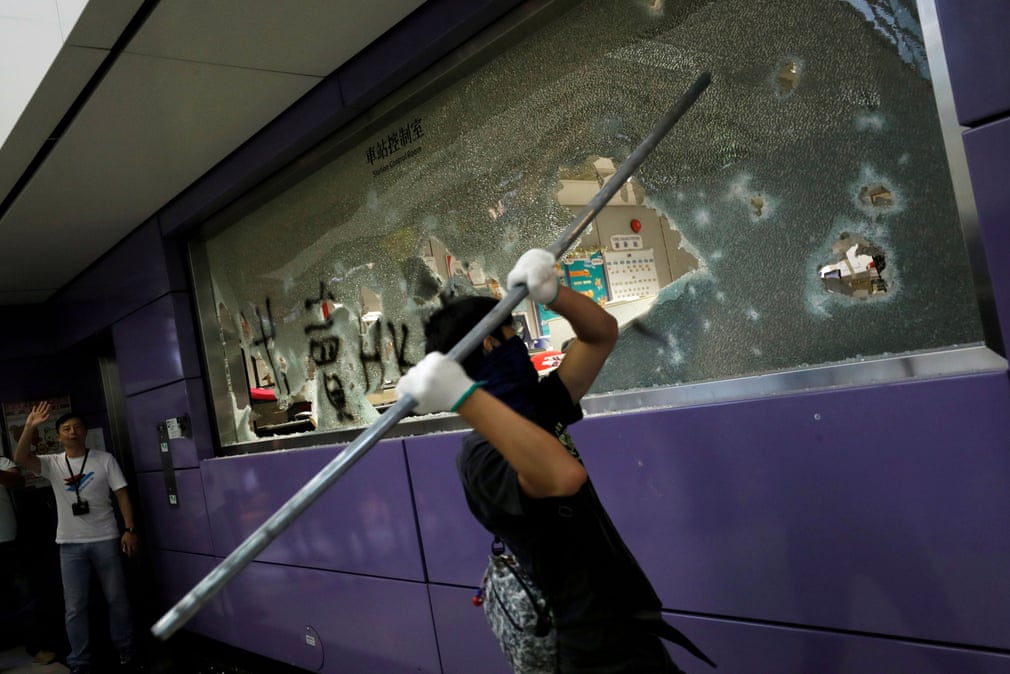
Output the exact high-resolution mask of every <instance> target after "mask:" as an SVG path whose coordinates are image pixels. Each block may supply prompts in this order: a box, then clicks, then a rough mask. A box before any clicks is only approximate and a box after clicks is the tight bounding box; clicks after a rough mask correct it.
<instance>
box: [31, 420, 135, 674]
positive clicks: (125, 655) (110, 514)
mask: <svg viewBox="0 0 1010 674" xmlns="http://www.w3.org/2000/svg"><path fill="white" fill-rule="evenodd" d="M50 411H51V408H50V405H49V403H46V402H43V403H40V404H38V405H36V406H35V407H33V408H32V411H31V412H30V413H29V414H28V419H27V420H26V421H25V427H24V430H23V431H22V433H21V438H20V440H19V441H18V446H17V449H16V450H15V451H14V460H15V461H16V462H17V463H18V465H20V466H22V467H23V468H27V469H28V470H31V471H33V472H35V473H39V474H41V475H42V476H43V477H45V478H46V479H47V480H49V482H50V483H51V484H52V486H53V494H54V495H55V497H56V514H57V525H56V542H57V543H58V544H59V546H60V567H61V569H62V575H63V594H64V598H65V602H66V625H67V637H68V638H69V639H70V648H71V652H70V655H69V656H68V657H67V664H68V665H69V666H70V671H71V673H72V674H90V673H91V653H90V649H89V644H90V630H89V625H88V589H89V587H90V583H91V573H92V571H93V572H94V573H95V574H97V576H98V579H99V581H100V583H101V586H102V592H103V593H104V594H105V599H106V601H107V602H108V604H109V633H110V636H111V637H112V643H113V644H114V645H115V646H116V648H117V649H118V650H119V658H120V663H121V664H123V665H127V666H131V667H132V666H134V665H135V664H136V658H135V651H134V644H133V619H132V616H131V614H130V602H129V597H128V596H127V586H126V576H125V574H124V572H123V566H122V560H121V558H120V552H124V553H126V554H127V555H133V553H134V552H136V550H137V544H138V540H137V534H136V531H135V530H134V526H133V507H132V506H131V504H130V497H129V494H128V493H127V490H126V479H125V478H124V477H123V471H122V470H120V468H119V464H118V463H117V462H116V458H115V457H114V456H112V455H111V454H109V453H108V452H103V451H101V450H91V449H88V448H87V447H86V446H85V438H86V436H87V432H88V428H87V426H86V425H85V423H84V420H83V419H82V418H81V417H80V416H79V415H77V414H74V413H73V412H71V413H68V414H64V415H63V416H61V417H60V418H59V419H57V420H56V433H57V438H58V439H59V441H60V443H61V444H62V445H63V449H64V452H63V453H62V454H44V455H42V456H36V455H35V454H33V453H32V451H31V438H32V434H33V433H34V431H35V429H36V428H37V427H38V426H39V425H41V424H43V423H45V422H46V420H48V419H49V413H50ZM112 494H114V495H115V497H116V501H117V504H118V505H119V511H120V513H121V514H122V516H123V523H124V526H125V531H124V532H122V533H120V531H119V524H118V523H117V522H116V516H115V512H114V510H113V507H112V498H111V496H112Z"/></svg>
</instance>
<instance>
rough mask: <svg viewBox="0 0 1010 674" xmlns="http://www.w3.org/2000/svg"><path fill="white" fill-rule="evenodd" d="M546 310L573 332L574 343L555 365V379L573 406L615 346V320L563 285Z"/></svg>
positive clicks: (595, 304) (584, 392) (593, 379)
mask: <svg viewBox="0 0 1010 674" xmlns="http://www.w3.org/2000/svg"><path fill="white" fill-rule="evenodd" d="M550 307H551V309H553V310H554V311H556V312H557V313H559V314H561V315H562V316H563V317H564V318H565V319H567V320H568V323H569V324H570V325H571V326H572V330H574V331H575V341H574V342H572V344H571V346H569V347H568V351H567V352H565V358H564V360H562V361H561V365H560V366H558V377H560V378H561V381H562V382H564V384H565V388H567V389H568V393H569V394H571V396H572V402H573V403H577V402H578V401H579V400H581V399H582V396H584V395H585V394H586V392H587V391H588V390H589V388H590V387H591V386H592V385H593V382H594V381H596V375H598V374H599V373H600V370H601V369H602V368H603V364H604V363H605V362H606V361H607V357H608V356H609V355H610V352H611V351H613V349H614V344H616V343H617V334H618V333H617V320H616V319H615V318H614V317H613V316H611V315H610V314H608V313H607V312H606V311H605V310H604V309H603V308H602V307H601V306H599V305H598V304H597V303H596V302H594V301H593V300H591V299H590V298H588V297H586V296H585V295H582V294H580V293H577V292H575V291H574V290H572V289H571V288H566V287H563V286H562V288H561V289H560V291H559V292H558V298H557V299H556V300H554V302H553V303H552V304H551V305H550Z"/></svg>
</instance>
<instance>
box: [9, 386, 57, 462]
mask: <svg viewBox="0 0 1010 674" xmlns="http://www.w3.org/2000/svg"><path fill="white" fill-rule="evenodd" d="M49 412H50V405H49V403H47V402H42V403H39V404H38V405H36V406H35V407H33V408H32V411H31V412H29V413H28V418H27V419H25V427H24V430H22V431H21V437H20V438H19V439H18V445H17V447H15V448H14V463H16V464H18V465H19V466H22V467H24V468H27V469H28V470H30V471H32V472H33V473H41V472H42V461H41V460H39V457H37V456H35V454H34V453H33V452H32V438H33V437H35V429H36V428H38V427H39V426H40V425H41V424H44V423H45V422H46V420H47V419H48V418H49Z"/></svg>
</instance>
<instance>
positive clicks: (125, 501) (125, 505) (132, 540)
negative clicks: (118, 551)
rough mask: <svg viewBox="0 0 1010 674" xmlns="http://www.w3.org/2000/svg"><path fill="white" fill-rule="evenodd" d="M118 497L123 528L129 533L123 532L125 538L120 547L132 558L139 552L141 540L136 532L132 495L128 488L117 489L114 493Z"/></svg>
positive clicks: (121, 540) (122, 538)
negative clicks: (134, 529)
mask: <svg viewBox="0 0 1010 674" xmlns="http://www.w3.org/2000/svg"><path fill="white" fill-rule="evenodd" d="M113 493H114V494H115V495H116V502H117V503H118V504H119V512H120V514H122V516H123V526H124V527H126V529H127V531H124V532H123V536H122V537H121V538H120V541H119V543H120V547H121V548H122V549H123V552H125V553H126V554H127V555H129V556H130V557H132V556H133V554H134V553H135V552H136V551H137V543H138V542H139V539H138V538H137V534H136V532H134V531H131V530H132V529H133V528H134V522H133V504H132V503H131V502H130V493H129V492H128V491H127V489H126V487H123V488H122V489H117V490H116V491H114V492H113Z"/></svg>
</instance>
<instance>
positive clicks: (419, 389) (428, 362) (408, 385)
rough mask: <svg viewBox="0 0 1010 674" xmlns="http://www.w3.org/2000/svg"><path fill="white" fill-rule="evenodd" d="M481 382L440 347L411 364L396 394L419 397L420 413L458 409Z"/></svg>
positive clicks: (415, 409)
mask: <svg viewBox="0 0 1010 674" xmlns="http://www.w3.org/2000/svg"><path fill="white" fill-rule="evenodd" d="M477 386H478V384H476V383H475V382H474V380H473V379H470V377H468V376H467V375H466V372H465V371H464V370H463V366H462V365H460V364H459V363H457V362H456V361H454V360H453V359H452V358H449V357H448V356H446V355H445V354H442V353H439V352H438V351H432V352H431V353H429V354H428V355H427V356H425V357H424V358H422V359H421V362H420V363H418V364H417V365H415V366H414V367H412V368H410V370H408V371H407V374H405V375H403V376H402V377H400V381H399V382H398V383H397V384H396V395H398V396H400V397H401V398H402V397H403V396H404V395H409V396H410V397H411V398H413V399H414V400H416V401H417V407H415V408H414V411H415V412H416V413H417V414H432V413H433V412H446V411H449V412H455V411H456V408H458V407H459V406H460V405H462V404H463V401H464V400H466V399H467V398H469V397H470V394H471V393H473V392H474V390H475V389H476V388H477Z"/></svg>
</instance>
